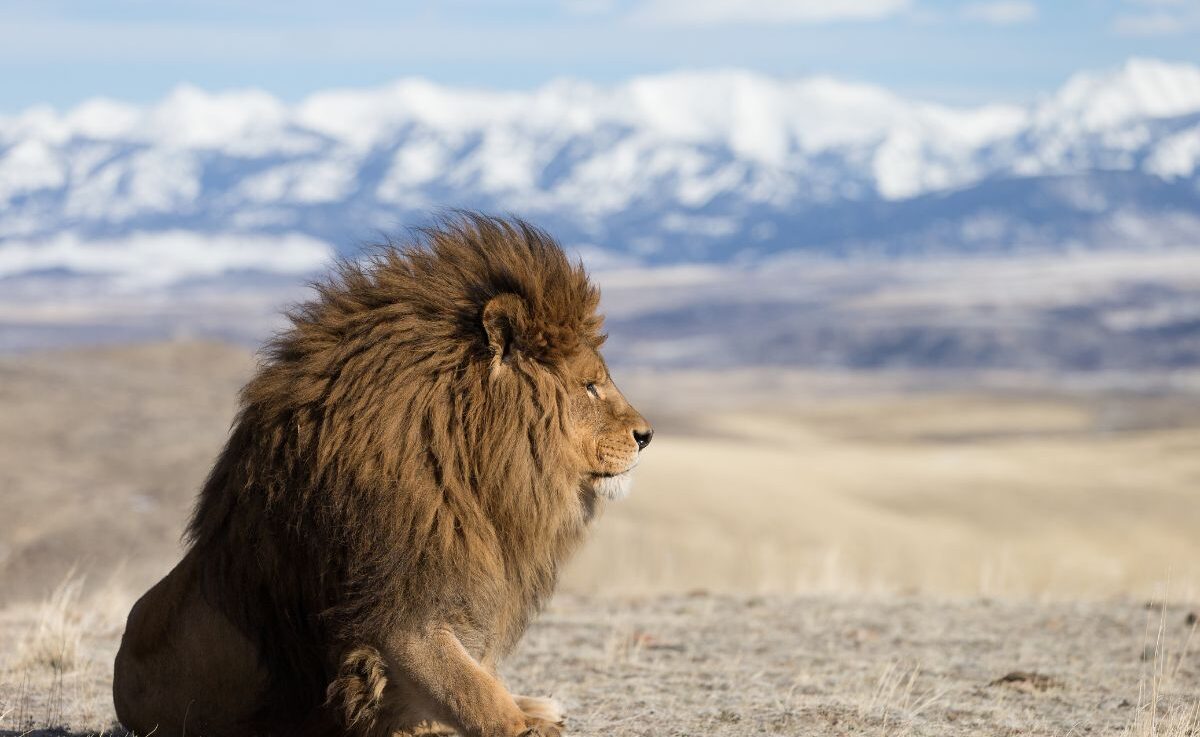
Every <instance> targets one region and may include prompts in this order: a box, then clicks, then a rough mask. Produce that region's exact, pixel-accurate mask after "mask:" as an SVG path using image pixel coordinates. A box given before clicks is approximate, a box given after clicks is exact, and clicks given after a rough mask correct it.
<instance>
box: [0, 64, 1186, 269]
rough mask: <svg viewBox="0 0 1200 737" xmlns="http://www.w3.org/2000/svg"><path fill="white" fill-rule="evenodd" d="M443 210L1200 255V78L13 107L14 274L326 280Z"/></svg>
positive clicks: (719, 75)
mask: <svg viewBox="0 0 1200 737" xmlns="http://www.w3.org/2000/svg"><path fill="white" fill-rule="evenodd" d="M445 206H462V207H478V208H482V209H487V210H493V211H511V212H517V213H520V214H522V215H525V216H527V217H529V218H531V219H534V220H536V221H538V222H540V223H543V224H545V225H547V226H548V227H550V228H551V229H552V230H554V231H555V232H556V233H558V234H559V235H560V236H561V237H562V238H563V239H564V240H566V241H568V242H569V243H571V244H573V245H576V246H579V247H581V248H587V249H591V252H595V253H608V254H612V255H615V256H618V257H623V258H632V259H635V260H641V261H648V262H660V263H665V262H684V261H725V260H729V259H734V258H743V259H744V258H754V257H756V256H764V255H770V254H777V253H781V252H794V251H813V250H816V251H823V252H834V253H857V252H873V253H924V252H930V251H937V252H945V251H956V250H957V251H962V250H967V251H972V252H974V251H989V252H995V251H1006V250H1011V249H1015V248H1019V249H1029V248H1058V247H1064V246H1071V247H1080V246H1083V247H1104V246H1112V247H1119V246H1137V247H1146V246H1147V245H1148V244H1158V245H1184V246H1195V245H1197V244H1198V243H1200V69H1198V68H1196V67H1192V66H1188V65H1180V64H1169V63H1165V62H1159V61H1152V60H1141V59H1135V60H1132V61H1130V62H1128V63H1127V64H1126V65H1125V66H1124V67H1122V68H1120V69H1117V70H1115V71H1110V72H1107V73H1100V74H1096V73H1081V74H1079V75H1076V76H1075V77H1073V78H1071V79H1070V80H1068V81H1067V82H1066V84H1064V85H1063V87H1062V88H1061V89H1060V90H1058V91H1057V92H1056V93H1054V94H1052V95H1049V96H1047V97H1045V98H1044V99H1042V100H1038V101H1035V102H1034V103H1032V104H1030V105H1027V106H1012V105H988V106H983V107H977V108H955V107H948V106H944V105H935V104H929V103H924V102H919V101H912V100H908V99H905V98H903V97H900V96H898V95H896V94H893V93H891V92H888V91H886V90H883V89H880V88H877V87H872V86H869V85H862V84H850V83H846V82H842V81H838V80H834V79H829V78H826V77H814V78H808V79H801V80H792V81H789V80H778V79H771V78H767V77H763V76H759V75H755V74H751V73H747V72H740V71H712V72H679V73H672V74H664V75H657V76H650V77H639V78H635V79H632V80H630V81H628V82H626V83H624V84H621V85H617V86H612V87H601V86H596V85H593V84H588V83H583V82H577V81H570V80H559V81H555V82H552V83H549V84H547V85H545V86H543V87H541V88H539V89H535V90H532V91H526V92H511V91H504V92H501V91H490V90H467V89H453V88H447V87H442V86H438V85H435V84H432V83H430V82H427V81H424V80H419V79H405V80H401V81H398V82H396V83H394V84H392V85H389V86H386V87H383V88H380V89H372V90H332V91H327V92H321V93H318V94H314V95H312V96H310V97H308V98H307V99H305V100H303V101H301V102H299V103H298V104H295V105H287V104H284V103H282V102H280V101H279V100H277V99H275V98H274V97H272V96H270V95H268V94H266V93H263V92H258V91H235V92H222V93H209V92H205V91H203V90H199V89H196V88H194V87H188V86H184V87H180V88H178V89H177V90H175V91H174V92H172V93H171V94H170V95H168V96H167V97H166V98H164V99H163V100H162V101H160V102H158V103H157V104H153V105H149V106H135V105H128V104H124V103H120V102H115V101H111V100H92V101H89V102H86V103H84V104H82V105H80V106H78V107H77V108H75V109H74V110H71V111H68V112H66V113H63V114H60V113H57V112H55V111H53V110H50V109H48V108H34V109H30V110H27V111H25V112H22V113H20V114H17V115H13V116H7V117H0V278H4V277H8V278H13V277H14V276H16V275H19V274H21V273H27V272H29V271H39V270H40V271H45V270H53V269H65V270H77V271H78V270H82V271H85V272H88V273H92V272H95V271H97V270H100V271H103V272H105V273H108V272H110V271H111V272H122V273H127V272H131V271H136V270H138V269H143V268H144V269H146V270H147V271H153V272H154V274H156V276H153V277H150V279H151V281H154V280H160V279H162V278H176V277H181V276H186V275H188V274H192V273H196V274H211V273H215V272H214V270H216V271H217V272H219V271H220V269H222V268H226V269H247V268H249V269H263V270H268V271H270V270H275V271H285V272H287V271H304V270H310V269H311V268H313V265H314V263H315V262H316V261H319V260H320V259H321V258H324V257H325V256H326V255H327V254H328V253H331V252H332V251H335V250H336V251H342V252H349V251H352V250H353V249H355V248H356V247H357V246H358V245H359V244H361V243H363V242H365V241H370V240H374V239H376V238H377V237H378V234H379V233H380V232H381V231H383V232H388V231H395V230H396V229H397V228H398V227H400V226H402V225H405V224H411V223H413V222H419V221H422V220H424V219H425V218H426V217H427V213H428V211H429V210H430V209H431V208H437V207H445ZM1160 224H1161V225H1162V227H1158V226H1159V225H1160ZM181 234H191V235H189V236H187V237H184V236H183V235H181ZM238 243H241V244H244V245H242V246H240V247H239V246H238V245H237V244H238ZM190 249H201V250H204V251H205V255H204V256H203V257H194V256H193V255H181V252H182V251H189V250H190ZM154 260H158V261H161V263H162V264H165V266H162V267H161V268H157V267H150V266H148V265H146V264H147V262H149V261H154ZM105 264H108V266H107V267H106V266H105ZM156 268H157V270H155V269H156ZM164 275H166V276H164Z"/></svg>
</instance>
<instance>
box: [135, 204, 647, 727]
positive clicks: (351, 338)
mask: <svg viewBox="0 0 1200 737" xmlns="http://www.w3.org/2000/svg"><path fill="white" fill-rule="evenodd" d="M422 232H423V236H424V237H423V238H422V239H421V242H419V243H416V244H414V245H410V246H407V247H400V248H397V247H390V248H388V249H386V250H384V251H383V252H382V253H381V255H379V256H377V257H376V258H374V259H373V260H371V261H370V263H369V264H367V265H356V264H347V265H344V266H342V267H341V268H340V270H339V272H338V274H337V276H336V277H334V278H333V279H332V280H331V281H330V282H329V283H327V284H324V285H321V286H319V287H318V291H319V294H318V297H317V299H315V300H314V301H312V302H309V303H307V304H305V305H302V306H300V307H299V308H297V309H295V310H293V311H292V313H291V315H290V317H291V321H292V323H293V324H292V327H291V328H290V329H289V330H288V331H287V332H286V333H284V334H283V335H282V336H280V337H279V338H277V339H276V340H275V341H274V342H273V343H272V344H271V345H270V347H269V351H268V354H267V357H266V359H265V361H264V363H263V365H262V366H261V367H260V368H259V370H258V372H257V374H256V375H255V376H254V378H253V379H252V380H251V381H250V383H249V384H248V385H247V386H246V387H245V389H244V390H243V392H242V397H241V409H240V412H239V414H238V416H237V419H236V422H235V424H234V427H233V429H232V431H231V434H230V438H229V442H228V444H227V445H226V446H225V449H224V451H223V452H222V453H221V455H220V457H219V458H218V460H217V462H216V465H215V467H214V468H213V470H212V473H211V474H210V476H209V478H208V480H207V482H206V483H205V485H204V488H203V489H202V490H201V492H200V496H199V499H198V502H197V504H196V508H195V512H194V514H193V517H192V520H191V524H190V526H189V528H188V539H189V542H190V545H189V548H188V550H187V553H186V554H185V555H184V557H183V560H182V561H180V563H179V564H178V565H177V566H176V567H175V569H174V570H172V571H171V573H169V574H168V575H167V577H166V578H164V579H163V580H162V581H160V582H159V583H158V584H156V585H155V586H154V587H153V588H151V589H150V590H149V591H148V592H147V593H146V594H145V595H144V596H143V597H142V598H141V600H140V601H138V602H137V604H135V605H134V607H133V610H132V611H131V612H130V614H129V621H128V625H127V626H126V629H125V636H124V639H123V640H122V642H121V649H120V652H119V653H118V654H117V660H116V673H115V677H114V680H113V696H114V700H115V702H116V708H117V716H118V717H119V718H120V720H121V722H122V723H123V724H124V725H125V726H126V727H128V728H130V729H133V730H134V731H135V732H137V733H139V734H141V735H149V734H151V733H153V734H155V735H158V736H160V737H170V736H173V735H184V734H185V733H187V734H192V735H202V736H203V735H207V736H210V737H229V736H231V735H271V734H274V735H296V734H300V735H333V734H351V735H363V736H367V735H372V736H373V735H392V734H397V733H399V734H414V733H421V732H426V731H442V732H445V731H447V730H453V731H457V732H459V733H462V734H466V735H486V736H488V737H491V736H493V735H495V736H500V735H504V736H505V737H512V736H514V735H560V734H561V733H562V717H561V715H560V713H559V711H558V708H557V706H555V705H554V703H553V702H552V701H549V700H547V699H537V698H526V697H521V696H513V695H511V694H510V693H509V692H508V691H507V690H506V689H505V688H504V686H503V685H502V684H501V682H500V680H499V679H498V678H497V676H496V663H497V660H498V659H499V658H500V657H501V656H502V655H504V654H505V653H506V652H508V651H509V650H510V649H511V648H512V647H513V646H514V645H515V644H516V642H517V641H518V640H519V639H520V637H521V634H522V632H523V631H524V629H525V627H526V625H527V624H528V622H529V620H530V617H531V616H532V614H533V613H534V612H536V610H537V609H538V607H539V605H540V604H542V603H543V602H544V601H545V599H546V597H547V596H549V595H550V593H551V592H552V590H553V588H554V584H555V579H556V576H557V572H558V567H559V564H560V562H561V561H562V560H563V559H564V557H565V556H566V555H567V554H568V553H569V552H570V551H571V550H572V548H574V547H575V545H576V544H577V543H578V542H579V541H580V539H581V537H582V536H583V534H584V532H585V530H586V528H587V526H588V523H589V522H590V521H591V520H592V518H593V516H594V514H595V512H596V507H597V504H598V503H600V501H599V500H600V499H601V498H605V499H615V498H618V497H621V496H623V495H624V494H625V493H626V491H627V490H628V483H629V472H630V471H631V470H632V469H633V467H634V466H636V465H637V462H638V455H639V452H640V451H641V450H642V449H643V448H645V447H646V445H647V444H648V443H649V442H650V438H651V436H652V431H651V429H650V426H649V425H648V424H647V423H646V421H645V420H644V419H643V418H642V416H641V415H639V414H638V413H637V412H636V411H635V410H634V409H633V408H632V407H631V406H630V405H629V403H628V402H626V401H625V398H624V397H623V396H621V393H620V392H619V391H618V390H617V387H616V386H615V385H613V383H612V380H611V378H610V377H609V374H608V371H607V368H606V366H605V364H604V361H603V359H601V357H600V354H599V353H598V352H597V351H598V349H599V347H600V344H601V343H602V342H603V341H604V336H603V335H602V334H601V333H600V326H601V321H602V318H601V317H600V316H599V315H597V314H596V307H597V303H598V301H599V293H598V291H597V290H596V288H595V287H593V286H592V285H591V284H590V283H589V282H588V279H587V275H586V274H585V273H584V271H583V268H582V267H581V266H572V265H571V264H570V263H569V262H568V260H567V258H566V257H565V256H564V255H563V252H562V250H561V249H560V248H559V247H558V245H557V244H556V243H555V242H554V241H553V240H552V239H551V238H550V237H549V236H547V235H546V234H545V233H543V232H542V231H540V230H537V229H535V228H533V227H531V226H529V225H527V224H525V223H523V222H521V221H515V220H514V221H506V220H500V219H496V218H490V217H484V216H482V215H474V214H467V215H461V216H457V217H454V218H451V219H448V220H446V221H444V222H443V223H442V224H441V225H440V226H438V227H436V228H431V229H427V230H425V231H422Z"/></svg>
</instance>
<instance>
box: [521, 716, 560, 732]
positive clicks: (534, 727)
mask: <svg viewBox="0 0 1200 737" xmlns="http://www.w3.org/2000/svg"><path fill="white" fill-rule="evenodd" d="M564 734H566V730H565V729H564V726H563V723H562V722H548V721H546V720H545V719H538V718H537V717H529V718H528V719H527V720H526V721H525V731H524V732H522V733H521V736H520V737H563V735H564Z"/></svg>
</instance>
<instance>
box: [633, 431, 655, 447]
mask: <svg viewBox="0 0 1200 737" xmlns="http://www.w3.org/2000/svg"><path fill="white" fill-rule="evenodd" d="M633 439H634V441H635V442H636V443H637V444H638V450H641V449H642V448H645V447H646V446H647V445H649V444H650V441H651V440H653V439H654V430H652V429H650V428H646V429H645V430H634V431H633Z"/></svg>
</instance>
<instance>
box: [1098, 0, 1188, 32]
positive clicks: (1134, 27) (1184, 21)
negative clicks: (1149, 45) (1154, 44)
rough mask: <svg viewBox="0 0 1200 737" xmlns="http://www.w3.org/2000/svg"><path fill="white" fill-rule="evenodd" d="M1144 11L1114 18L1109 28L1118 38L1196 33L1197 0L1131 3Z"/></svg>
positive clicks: (1145, 0)
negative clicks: (1118, 35)
mask: <svg viewBox="0 0 1200 737" xmlns="http://www.w3.org/2000/svg"><path fill="white" fill-rule="evenodd" d="M1130 4H1132V5H1138V6H1142V7H1144V8H1147V10H1145V11H1141V12H1135V13H1132V14H1122V15H1118V16H1117V17H1116V18H1114V19H1113V22H1112V28H1113V30H1114V31H1116V32H1117V33H1119V34H1121V35H1122V36H1172V35H1177V34H1181V33H1188V32H1192V31H1197V30H1200V2H1197V0H1131V1H1130Z"/></svg>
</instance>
